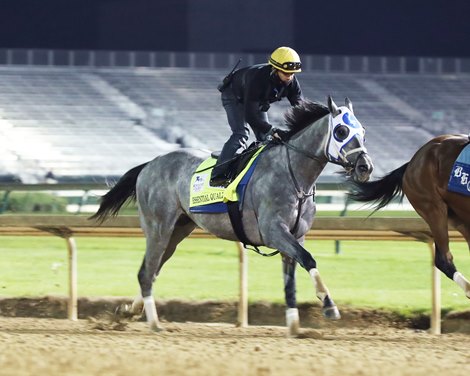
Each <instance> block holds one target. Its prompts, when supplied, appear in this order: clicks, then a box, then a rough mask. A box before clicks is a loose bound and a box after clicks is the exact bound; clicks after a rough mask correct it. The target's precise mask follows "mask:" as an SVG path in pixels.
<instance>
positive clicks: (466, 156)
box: [447, 144, 470, 196]
mask: <svg viewBox="0 0 470 376" xmlns="http://www.w3.org/2000/svg"><path fill="white" fill-rule="evenodd" d="M447 189H448V190H449V191H451V192H455V193H460V194H463V195H466V196H470V144H469V145H467V146H465V147H464V148H463V150H462V151H461V152H460V154H459V156H458V157H457V160H456V161H455V163H454V166H453V167H452V171H451V173H450V177H449V183H448V185H447Z"/></svg>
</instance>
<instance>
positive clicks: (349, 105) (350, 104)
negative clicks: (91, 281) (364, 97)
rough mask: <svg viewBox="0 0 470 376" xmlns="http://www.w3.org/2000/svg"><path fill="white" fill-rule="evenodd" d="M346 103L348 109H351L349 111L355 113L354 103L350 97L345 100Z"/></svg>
mask: <svg viewBox="0 0 470 376" xmlns="http://www.w3.org/2000/svg"><path fill="white" fill-rule="evenodd" d="M344 103H345V104H346V107H347V108H349V111H351V112H352V113H354V110H353V105H352V102H351V100H350V99H349V98H348V97H346V98H344Z"/></svg>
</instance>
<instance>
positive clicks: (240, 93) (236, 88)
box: [210, 47, 302, 186]
mask: <svg viewBox="0 0 470 376" xmlns="http://www.w3.org/2000/svg"><path fill="white" fill-rule="evenodd" d="M299 72H301V63H300V57H299V55H298V54H297V52H295V51H294V50H293V49H292V48H289V47H279V48H277V49H276V50H274V52H273V53H272V54H271V56H270V58H269V60H268V63H267V64H257V65H252V66H248V67H245V68H241V69H238V70H235V71H233V72H231V73H230V74H229V75H228V76H227V77H226V78H225V79H224V82H223V84H222V85H221V86H220V87H219V90H220V91H221V92H222V95H221V97H222V105H223V106H224V109H225V112H226V113H227V119H228V123H229V125H230V129H231V130H232V135H231V136H230V138H229V139H228V140H227V142H226V143H225V144H224V146H223V148H222V151H221V153H220V156H219V158H218V159H217V165H216V166H215V167H214V169H213V170H212V175H211V181H210V185H212V186H221V185H226V184H227V183H228V181H227V180H228V179H229V177H228V176H227V173H226V169H227V164H223V163H224V162H227V161H229V160H230V159H231V158H233V157H234V155H235V154H236V153H237V151H238V150H239V149H242V150H243V149H245V148H246V146H247V145H246V142H247V141H248V137H249V134H250V130H249V128H248V127H247V123H248V124H249V125H250V126H251V129H252V130H253V133H254V135H255V137H256V139H257V140H258V141H264V140H266V139H267V138H269V137H276V138H280V133H281V132H280V131H279V130H277V129H276V128H274V127H273V126H272V125H271V124H270V123H269V121H268V114H267V112H268V110H269V107H270V103H273V102H276V101H280V100H281V99H282V98H284V97H287V99H288V100H289V102H290V104H291V105H292V106H295V105H297V104H299V103H300V101H301V100H302V91H301V89H300V85H299V82H298V81H297V78H296V77H295V75H294V73H299Z"/></svg>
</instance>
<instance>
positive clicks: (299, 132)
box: [91, 97, 373, 335]
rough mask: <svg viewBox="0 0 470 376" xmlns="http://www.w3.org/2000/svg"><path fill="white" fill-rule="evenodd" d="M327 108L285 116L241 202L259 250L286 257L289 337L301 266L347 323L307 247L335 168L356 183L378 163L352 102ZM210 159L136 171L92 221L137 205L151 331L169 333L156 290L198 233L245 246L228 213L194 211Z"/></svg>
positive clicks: (332, 313)
mask: <svg viewBox="0 0 470 376" xmlns="http://www.w3.org/2000/svg"><path fill="white" fill-rule="evenodd" d="M327 103H328V106H327V107H326V106H324V105H322V104H320V103H316V102H311V101H308V100H305V101H304V102H302V103H301V104H300V105H298V106H295V107H292V108H291V109H290V110H289V111H288V112H287V113H286V115H285V119H286V123H287V124H286V126H287V127H288V129H289V131H288V132H287V134H286V137H285V138H284V141H282V142H280V143H279V144H278V145H275V146H273V147H268V148H266V150H265V151H263V152H262V153H261V154H260V155H259V157H258V163H257V166H256V169H255V170H254V172H253V175H252V176H251V179H250V181H249V183H248V185H247V187H246V191H245V194H244V200H243V203H242V209H243V210H242V212H243V217H242V218H243V221H242V222H243V226H244V229H245V232H246V235H247V238H248V239H249V240H250V241H251V244H252V245H255V246H261V245H264V246H267V247H269V248H273V249H277V250H279V251H280V253H281V256H282V264H283V273H284V292H285V300H286V304H287V310H286V320H287V326H288V328H289V332H290V334H292V335H296V334H297V330H298V327H299V317H298V310H297V307H296V304H297V303H296V282H295V269H296V264H297V263H299V264H300V265H301V267H303V268H304V269H305V270H306V271H307V272H308V273H309V275H310V277H311V279H312V281H313V284H314V286H315V289H316V295H317V297H318V298H319V299H320V301H321V302H322V305H323V308H322V309H323V314H324V316H325V317H327V318H330V319H338V318H340V314H339V311H338V308H337V307H336V305H335V303H334V301H333V299H332V298H331V295H330V292H329V291H328V288H327V287H326V285H325V284H324V283H323V281H322V279H321V277H320V274H319V272H318V269H317V263H316V261H315V259H314V258H313V257H312V255H311V254H310V253H309V252H308V251H307V250H306V249H305V248H304V247H303V243H304V239H305V234H306V233H307V231H308V230H310V228H311V227H312V223H313V218H314V215H315V210H316V209H315V202H314V199H312V197H313V195H314V189H315V182H316V180H317V178H318V176H319V175H320V173H321V172H322V171H323V169H324V168H325V166H326V164H327V163H328V162H332V163H335V164H338V165H340V166H342V167H343V168H344V170H345V171H346V174H349V175H350V176H351V177H352V178H353V179H354V180H357V181H360V182H363V181H366V180H368V179H369V176H370V174H371V172H372V169H373V164H372V160H371V158H370V156H369V155H368V154H367V150H366V148H365V146H364V133H365V131H364V128H363V127H362V125H361V123H360V122H359V121H358V120H357V119H356V118H355V116H354V113H353V105H352V102H351V101H350V100H349V99H348V98H346V100H345V105H344V106H340V107H338V106H337V105H336V104H335V102H334V101H333V99H332V98H331V97H328V101H327ZM208 157H209V153H208V152H206V151H202V150H195V149H180V150H176V151H172V152H170V153H168V154H165V155H160V156H158V157H156V158H155V159H154V160H152V161H150V162H147V163H144V164H142V165H140V166H137V167H134V168H133V169H131V170H129V171H128V172H127V173H125V174H124V175H123V176H122V177H121V178H120V179H119V181H118V182H117V183H116V185H115V186H114V187H113V188H112V189H111V190H110V191H109V192H108V193H107V194H105V195H104V196H103V197H102V198H101V204H100V207H99V209H98V211H97V212H96V213H95V214H94V215H93V216H92V217H91V218H93V219H95V220H98V221H104V220H105V219H106V218H107V217H109V216H111V215H117V214H118V212H119V209H120V208H121V207H122V206H123V205H124V204H125V203H126V202H127V201H128V200H132V199H134V200H137V204H138V209H139V216H140V222H141V227H142V229H143V232H144V234H145V237H146V252H145V256H144V260H143V262H142V266H141V267H140V270H139V272H138V280H139V284H140V289H141V296H138V297H137V298H136V299H135V300H134V302H133V303H132V306H131V307H130V309H129V312H128V314H140V313H142V310H143V309H144V310H145V314H146V317H147V322H148V325H149V327H150V329H151V330H154V331H159V330H161V329H162V327H161V326H160V323H159V321H158V315H157V311H156V306H155V300H154V298H153V296H152V285H153V282H154V280H155V278H156V277H157V276H158V274H159V273H160V270H161V268H162V266H163V264H164V263H165V262H166V261H167V260H168V259H169V258H170V257H171V256H172V255H173V253H174V252H175V250H176V246H177V245H178V243H180V242H181V241H182V240H183V239H184V238H186V237H187V236H188V235H189V234H190V233H191V232H192V231H193V230H194V229H195V228H196V227H200V228H202V229H204V230H206V231H207V232H210V233H212V234H214V235H215V236H217V237H219V238H222V239H227V240H233V241H238V239H237V236H236V234H235V232H234V229H233V227H232V225H231V222H230V219H229V215H228V214H227V213H217V214H214V213H210V214H206V213H193V212H191V211H190V208H189V203H190V181H191V176H192V175H193V173H194V172H195V171H196V169H197V167H198V166H199V164H200V163H201V162H202V161H203V160H205V159H207V158H208Z"/></svg>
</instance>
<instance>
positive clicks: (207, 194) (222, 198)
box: [189, 146, 264, 213]
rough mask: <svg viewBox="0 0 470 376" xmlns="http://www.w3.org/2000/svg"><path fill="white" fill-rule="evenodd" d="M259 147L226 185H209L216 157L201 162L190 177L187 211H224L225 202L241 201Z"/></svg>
mask: <svg viewBox="0 0 470 376" xmlns="http://www.w3.org/2000/svg"><path fill="white" fill-rule="evenodd" d="M263 149H264V146H262V147H260V148H259V149H258V150H257V151H256V153H255V154H253V156H252V157H251V159H250V160H249V162H248V163H247V165H246V166H245V167H244V168H243V170H242V171H241V172H240V174H238V176H237V177H236V178H235V179H234V180H233V181H232V182H231V183H230V184H229V185H228V186H227V187H226V188H224V187H211V186H210V185H209V181H210V178H211V172H212V168H213V167H214V166H215V163H216V161H217V160H216V159H214V158H212V157H210V158H208V159H206V160H205V161H204V162H202V163H201V164H200V165H199V166H198V168H197V169H196V172H195V173H194V174H193V177H192V178H191V186H190V194H189V211H190V212H192V213H226V212H227V204H226V203H227V202H229V201H232V202H234V201H240V202H243V198H244V195H245V189H246V186H247V184H248V182H249V181H250V178H251V176H252V175H253V171H254V170H255V168H256V164H257V163H258V156H259V154H260V153H261V152H262V151H263Z"/></svg>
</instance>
